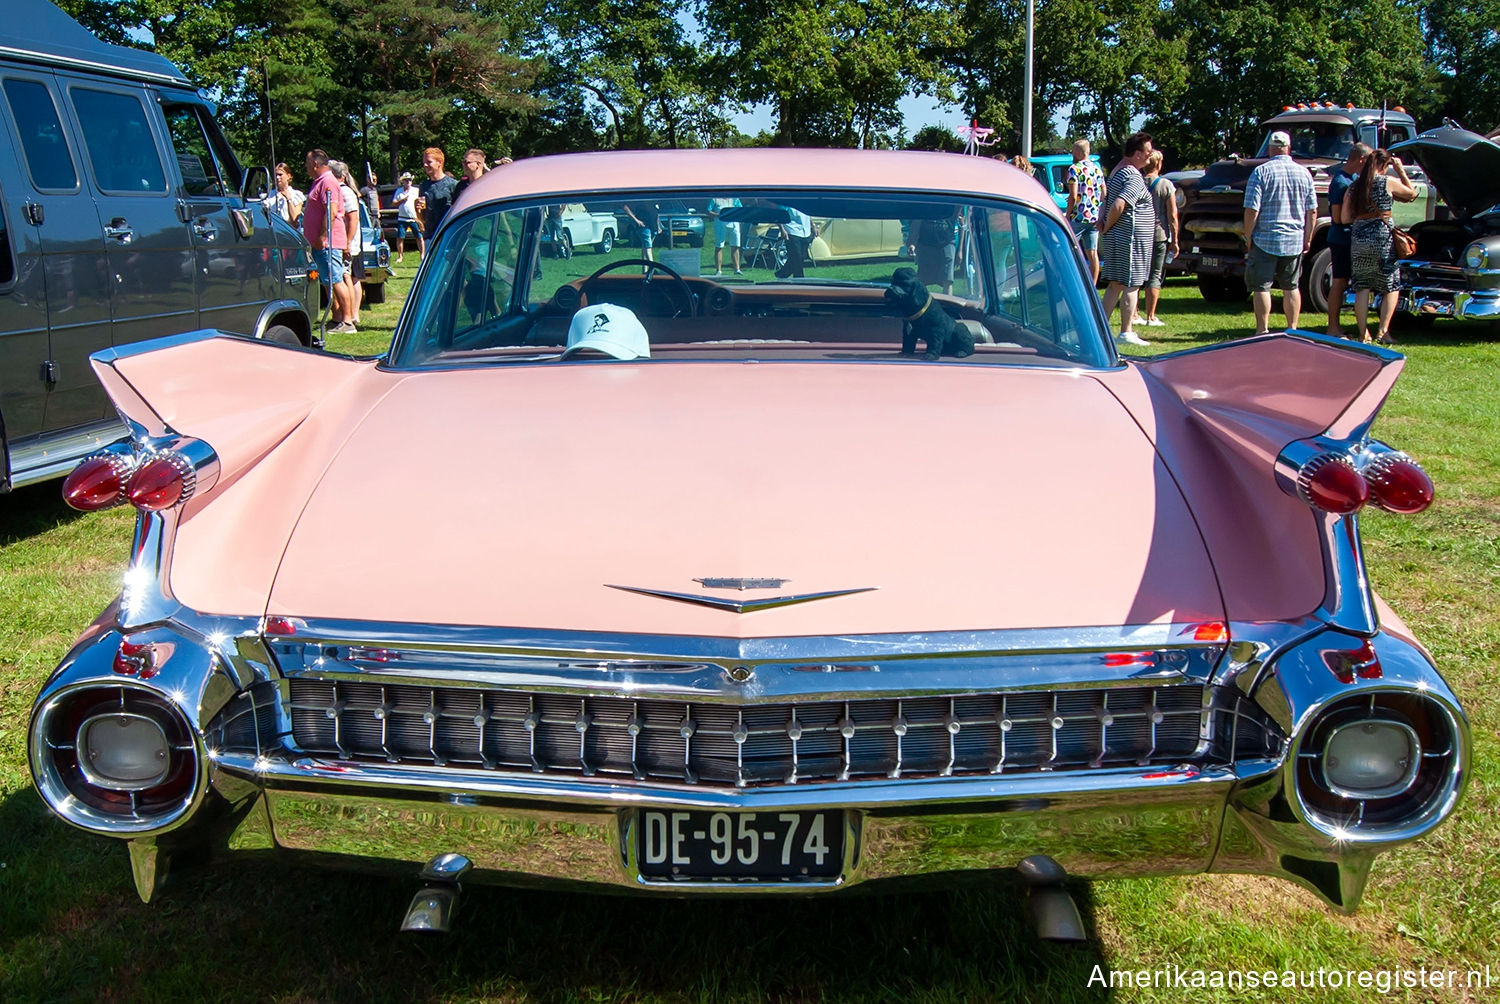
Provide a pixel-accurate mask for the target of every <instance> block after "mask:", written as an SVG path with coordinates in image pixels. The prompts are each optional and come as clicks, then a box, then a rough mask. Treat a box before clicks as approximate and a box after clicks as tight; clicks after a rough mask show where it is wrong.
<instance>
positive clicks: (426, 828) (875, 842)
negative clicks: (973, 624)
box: [213, 758, 1278, 895]
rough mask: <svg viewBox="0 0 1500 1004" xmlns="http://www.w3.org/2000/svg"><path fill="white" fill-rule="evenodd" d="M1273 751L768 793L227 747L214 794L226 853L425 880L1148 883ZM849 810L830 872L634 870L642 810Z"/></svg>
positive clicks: (1200, 849)
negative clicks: (1199, 766)
mask: <svg viewBox="0 0 1500 1004" xmlns="http://www.w3.org/2000/svg"><path fill="white" fill-rule="evenodd" d="M1277 769H1278V765H1277V764H1276V763H1272V762H1258V763H1253V764H1252V763H1241V764H1239V765H1237V767H1236V768H1235V769H1227V768H1226V769H1217V770H1213V771H1206V772H1200V771H1197V770H1191V769H1184V770H1178V771H1162V770H1161V769H1160V768H1154V769H1150V770H1139V771H1134V770H1111V771H1104V772H1091V773H1089V774H1087V775H1083V774H1073V775H1062V774H1059V775H1055V776H1052V777H1039V776H1036V775H1030V776H1017V777H1009V778H1006V777H996V778H993V779H989V778H983V779H970V778H962V779H959V778H940V779H939V778H934V779H929V780H923V781H899V782H891V783H889V784H871V783H869V782H863V783H859V784H853V785H846V784H826V785H806V786H799V787H790V788H780V789H774V790H763V791H748V792H747V791H734V790H702V791H695V790H689V789H685V788H684V789H677V790H669V789H665V788H663V789H661V790H642V789H641V788H640V787H639V786H636V785H623V784H610V783H605V784H590V783H583V782H581V781H566V780H559V779H556V778H547V779H535V780H533V779H530V778H524V777H522V778H510V779H497V778H496V777H494V775H493V774H490V775H486V774H484V773H483V772H479V771H475V772H469V773H467V774H465V775H464V776H461V777H454V776H453V772H452V771H440V772H439V771H420V770H415V771H414V770H404V769H401V768H390V767H386V766H384V765H380V766H375V767H371V766H370V765H365V764H353V763H339V762H336V761H322V760H313V759H308V758H300V759H286V760H279V761H276V762H268V761H266V760H264V759H262V760H260V761H258V762H257V761H247V760H246V759H243V758H237V759H235V760H234V761H233V762H231V761H230V759H229V758H221V759H220V760H219V762H218V763H217V764H216V767H215V771H214V782H213V783H214V788H215V790H216V791H218V792H220V793H221V794H222V795H224V796H227V797H226V798H225V807H226V808H228V807H230V806H237V808H235V809H234V811H232V812H229V813H228V815H227V816H226V818H232V819H234V820H236V821H237V822H236V825H235V828H234V829H233V830H232V831H231V832H230V833H228V834H227V835H226V836H225V838H224V839H223V842H222V847H223V848H224V849H225V850H229V851H232V852H243V851H251V852H253V851H261V852H269V851H283V852H293V853H294V854H306V855H310V856H313V857H316V858H319V859H324V860H325V861H330V862H333V863H337V864H339V865H341V866H346V867H347V866H350V865H354V866H358V867H361V868H365V869H371V870H379V871H390V872H394V873H396V874H401V875H408V876H409V875H415V874H416V873H417V871H418V870H420V868H421V866H422V865H423V864H424V863H426V862H427V861H429V860H431V859H432V858H434V857H435V856H437V855H438V854H442V853H446V852H458V853H461V854H463V855H464V856H465V857H467V858H469V859H470V860H471V861H472V862H473V863H474V871H473V872H472V873H470V875H469V878H470V879H472V880H475V881H488V882H492V883H498V884H504V885H551V886H567V887H573V888H577V889H592V890H595V891H599V890H607V891H626V892H642V893H658V894H661V893H666V894H670V895H684V894H707V895H713V894H721V893H746V892H758V893H780V894H787V893H813V892H818V893H827V892H834V891H838V890H842V889H847V888H851V887H854V886H858V885H864V884H867V883H880V884H884V883H887V882H890V881H894V880H899V879H925V878H929V877H936V876H943V875H946V876H951V877H959V876H962V875H964V874H965V873H974V872H989V871H996V870H1010V869H1014V868H1015V867H1016V865H1017V864H1018V863H1019V862H1020V861H1021V860H1022V859H1023V858H1025V857H1027V856H1029V855H1032V854H1041V853H1044V854H1048V855H1050V856H1051V857H1053V858H1054V859H1056V860H1057V861H1058V862H1059V863H1060V864H1062V865H1063V867H1064V868H1066V869H1067V870H1068V872H1069V873H1070V874H1073V875H1079V876H1090V877H1138V876H1145V875H1170V874H1188V873H1194V872H1201V871H1205V870H1208V869H1209V868H1210V866H1211V865H1212V863H1213V859H1214V853H1215V850H1216V847H1217V845H1218V834H1219V829H1220V824H1221V821H1222V818H1223V814H1224V807H1225V804H1226V800H1227V799H1228V797H1229V795H1230V792H1231V790H1232V789H1233V788H1234V787H1235V786H1236V784H1240V783H1253V782H1254V781H1257V780H1260V779H1262V778H1265V777H1267V776H1271V775H1274V773H1275V772H1276V770H1277ZM828 808H834V809H843V810H844V820H845V823H844V826H845V839H844V849H845V852H844V862H843V868H842V870H841V873H840V874H839V875H838V876H837V877H836V878H833V879H828V880H806V881H775V882H747V881H732V882H730V881H660V880H651V879H648V878H645V877H643V876H642V875H641V874H640V870H639V869H638V867H637V860H636V855H637V846H638V837H637V833H636V827H637V820H638V819H639V817H640V813H641V812H643V811H645V810H646V809H663V810H674V809H676V810H682V809H699V810H709V811H726V812H736V811H737V812H757V813H775V812H782V811H794V810H798V809H828Z"/></svg>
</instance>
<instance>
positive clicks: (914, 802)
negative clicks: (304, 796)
mask: <svg viewBox="0 0 1500 1004" xmlns="http://www.w3.org/2000/svg"><path fill="white" fill-rule="evenodd" d="M208 757H209V759H210V760H211V761H212V762H213V765H214V768H215V770H216V771H221V772H225V773H229V774H234V775H236V776H239V777H242V778H244V779H246V780H249V781H253V782H255V783H256V784H257V785H259V786H261V787H263V788H265V789H267V790H271V791H274V790H276V789H277V788H286V789H288V790H305V789H306V788H308V786H315V787H318V788H323V789H327V790H330V791H336V790H341V789H347V790H349V791H350V792H359V793H361V794H364V795H368V796H370V797H372V798H380V797H388V798H402V797H410V796H411V795H413V794H415V793H418V792H429V793H435V794H437V795H439V796H440V797H442V798H444V799H448V800H452V801H455V802H459V801H462V800H472V799H475V798H488V797H503V798H507V799H521V800H524V801H533V802H538V803H555V804H562V805H567V806H570V807H571V808H572V809H573V810H575V811H576V810H579V809H593V810H610V809H617V808H639V807H642V806H647V805H650V806H656V807H661V808H682V809H705V810H717V809H742V810H746V811H756V812H770V811H775V810H778V809H787V810H792V809H880V810H887V809H903V808H906V809H923V810H931V809H932V808H933V807H935V806H936V807H941V808H942V809H943V810H946V811H952V812H965V811H974V809H975V808H976V806H983V805H984V804H985V803H993V802H995V801H996V800H999V799H1006V798H1016V797H1024V798H1031V799H1039V800H1044V799H1045V798H1046V797H1047V796H1050V795H1056V796H1063V795H1072V794H1081V793H1086V792H1110V793H1112V794H1129V793H1136V794H1143V793H1147V792H1152V791H1158V790H1171V789H1182V788H1197V787H1201V786H1205V785H1207V786H1217V785H1228V784H1230V783H1232V782H1234V781H1236V780H1243V779H1246V778H1252V779H1253V778H1258V777H1262V776H1265V775H1270V774H1274V773H1275V772H1276V771H1277V770H1278V769H1280V767H1281V764H1280V762H1279V761H1275V760H1241V761H1240V762H1239V763H1238V764H1236V765H1235V766H1234V767H1210V768H1199V767H1184V768H1179V769H1176V770H1173V769H1168V768H1163V767H1161V766H1153V767H1143V768H1133V767H1119V768H1111V767H1103V768H1099V769H1097V770H1088V771H1057V772H1054V773H1031V774H1010V775H1006V774H997V775H983V776H977V777H976V776H955V777H929V778H900V779H895V780H881V779H874V780H865V781H858V782H840V781H819V782H816V783H812V782H809V783H805V784H801V785H783V786H778V787H769V788H735V787H732V786H730V787H714V788H709V787H701V786H692V785H686V784H679V785H672V784H667V783H657V782H641V781H632V780H630V779H628V778H627V779H622V780H616V779H612V778H605V777H598V778H586V777H579V778H562V777H558V776H556V775H527V774H497V773H495V772H494V771H483V770H463V769H455V768H441V769H439V768H431V767H411V766H405V765H401V764H380V763H365V762H359V761H353V760H332V759H326V758H321V757H309V756H296V755H290V754H285V753H278V754H276V755H264V754H263V755H260V756H256V755H254V754H251V753H239V752H235V753H228V752H224V751H214V750H209V752H208ZM1037 807H1038V808H1040V807H1041V806H1040V805H1039V806H1037Z"/></svg>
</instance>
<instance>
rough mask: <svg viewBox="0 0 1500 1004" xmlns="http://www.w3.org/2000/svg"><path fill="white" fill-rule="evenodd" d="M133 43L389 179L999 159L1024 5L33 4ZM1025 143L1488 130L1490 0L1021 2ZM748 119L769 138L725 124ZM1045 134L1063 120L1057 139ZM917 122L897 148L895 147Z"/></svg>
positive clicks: (249, 144)
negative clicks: (1303, 121) (928, 156)
mask: <svg viewBox="0 0 1500 1004" xmlns="http://www.w3.org/2000/svg"><path fill="white" fill-rule="evenodd" d="M56 2H58V4H59V6H61V7H62V8H63V9H64V10H66V11H68V13H70V14H72V15H73V16H74V17H75V18H77V19H78V20H79V21H80V22H82V23H83V24H84V25H85V26H86V27H87V28H89V29H90V30H92V31H93V32H94V33H95V34H97V35H99V36H100V37H101V38H104V39H105V40H107V41H111V42H116V43H119V44H124V45H137V46H141V47H145V48H154V49H155V50H156V51H158V52H160V53H161V54H162V55H164V56H166V57H167V58H168V59H170V60H172V61H173V62H175V63H176V64H177V65H178V66H180V67H181V68H182V69H183V71H184V72H185V73H186V74H187V75H188V77H189V78H190V79H192V80H193V81H194V82H195V83H196V84H198V85H199V86H200V87H202V88H204V89H206V90H207V91H208V92H209V93H210V94H212V95H213V96H214V98H215V100H217V101H218V103H219V109H220V119H221V121H222V122H223V123H224V125H225V128H226V130H227V131H228V132H229V134H230V139H231V140H232V141H233V142H234V143H235V145H236V148H237V149H239V150H240V151H241V153H242V154H243V155H245V156H246V159H247V160H250V161H252V162H255V161H266V160H269V159H270V157H271V154H272V149H273V145H274V152H275V156H276V158H277V159H280V160H285V161H288V162H289V163H293V164H294V165H295V164H296V163H297V162H298V161H300V159H301V155H302V153H303V152H305V151H306V150H308V149H310V148H312V147H324V148H326V149H328V150H329V151H330V152H332V153H333V154H334V155H336V156H340V157H342V158H344V159H347V160H350V161H352V162H355V163H358V162H359V161H361V160H365V161H369V162H370V163H371V164H372V165H373V166H374V167H375V169H376V170H377V171H379V172H381V173H382V175H384V176H386V177H389V175H390V174H391V172H392V171H393V170H394V169H395V167H397V166H400V167H411V166H414V165H415V164H416V163H417V161H418V158H419V151H420V150H421V149H422V148H423V147H426V146H434V145H435V146H440V147H442V148H443V149H445V150H448V151H450V152H453V153H455V154H456V153H457V152H458V151H461V150H463V149H466V148H468V147H479V148H481V149H484V150H485V151H486V152H487V153H488V154H489V155H490V156H491V157H492V158H493V157H499V156H502V155H505V156H511V157H524V156H535V155H538V154H545V153H558V152H565V151H577V150H599V149H615V148H640V147H696V146H737V145H781V146H809V145H816V146H867V147H906V146H916V147H923V148H939V149H942V148H954V147H955V146H956V145H958V143H959V141H958V140H957V139H956V138H955V137H953V136H952V134H951V133H949V132H947V130H944V129H940V128H920V127H921V126H923V125H924V124H923V123H910V122H903V121H902V118H901V115H900V112H899V111H898V107H897V104H898V102H899V101H900V100H901V99H902V98H903V97H904V96H906V95H922V96H928V97H931V98H933V99H936V100H940V101H945V102H948V103H951V104H953V105H955V106H957V107H959V108H962V109H963V110H964V111H965V113H966V114H968V115H970V116H972V117H973V118H975V119H977V120H978V122H979V123H980V124H981V125H985V126H990V127H993V128H995V129H996V130H997V135H998V137H999V143H998V144H997V148H999V149H1004V150H1008V151H1015V150H1017V149H1018V147H1019V142H1020V139H1019V137H1020V133H1021V127H1020V119H1021V114H1022V94H1021V80H1022V70H1023V59H1024V51H1025V50H1024V33H1025V3H1024V0H689V2H688V3H686V4H684V3H679V2H667V0H315V2H313V3H305V2H301V0H56ZM1035 9H1036V16H1035V36H1034V53H1035V58H1034V65H1035V71H1034V88H1033V89H1034V93H1033V101H1034V115H1033V131H1034V133H1035V149H1036V151H1037V152H1041V151H1044V150H1047V149H1063V148H1064V147H1065V146H1066V143H1067V141H1068V140H1070V139H1071V138H1073V137H1076V136H1087V137H1090V138H1091V139H1093V140H1094V142H1095V145H1096V147H1098V148H1100V149H1103V150H1104V151H1106V152H1109V153H1113V152H1114V151H1116V150H1117V149H1118V147H1119V145H1120V144H1121V143H1122V142H1123V140H1124V138H1125V136H1126V135H1127V134H1128V133H1130V132H1131V131H1133V130H1132V125H1133V124H1137V123H1139V122H1141V121H1144V122H1145V128H1146V129H1147V130H1148V131H1150V132H1151V133H1152V134H1153V135H1155V136H1156V138H1157V144H1158V146H1160V147H1163V148H1165V150H1166V151H1167V152H1168V154H1169V155H1170V156H1171V159H1172V162H1173V163H1172V164H1171V165H1170V166H1183V165H1191V164H1205V163H1208V162H1210V161H1212V160H1214V159H1217V158H1218V157H1221V156H1224V155H1225V154H1227V153H1230V152H1236V151H1240V152H1250V151H1253V150H1254V149H1255V148H1256V147H1257V146H1258V144H1259V141H1260V136H1259V130H1258V129H1257V124H1258V123H1259V122H1260V121H1261V120H1262V119H1263V118H1265V117H1266V116H1267V115H1270V114H1273V113H1275V112H1276V111H1278V110H1280V108H1281V107H1282V106H1283V105H1284V104H1288V103H1296V102H1298V101H1312V100H1318V101H1324V100H1331V101H1334V102H1336V103H1338V104H1340V105H1343V104H1345V103H1349V102H1352V103H1354V104H1356V105H1360V106H1368V107H1381V105H1382V104H1388V105H1392V106H1394V105H1398V104H1399V105H1403V106H1404V107H1405V108H1406V109H1407V110H1408V111H1410V112H1411V113H1412V114H1413V115H1415V116H1416V118H1417V122H1418V124H1419V125H1421V126H1422V127H1424V128H1426V127H1429V126H1434V125H1438V124H1440V123H1441V122H1442V120H1443V119H1444V118H1445V117H1448V118H1453V119H1455V120H1457V121H1459V122H1460V123H1462V124H1463V125H1465V126H1467V127H1468V128H1470V129H1474V130H1476V131H1488V130H1490V129H1493V128H1494V127H1496V126H1497V125H1500V32H1497V26H1500V0H1347V2H1345V3H1342V4H1337V5H1329V4H1328V3H1326V2H1325V0H1246V2H1242V3H1233V4H1226V3H1223V2H1222V0H1036V7H1035ZM753 106H762V107H767V108H769V109H770V113H771V116H772V121H773V123H774V127H773V128H772V129H771V130H770V131H767V132H763V133H761V134H760V135H756V136H747V135H744V134H742V133H741V132H740V131H739V130H738V129H737V128H736V127H735V126H734V124H733V121H732V118H733V116H734V115H735V114H736V113H739V112H742V111H745V110H747V109H749V108H751V107H753ZM1054 120H1060V121H1062V123H1063V132H1064V133H1065V134H1066V135H1058V134H1057V131H1056V128H1055V126H1054V125H1053V123H1054ZM909 130H914V131H909Z"/></svg>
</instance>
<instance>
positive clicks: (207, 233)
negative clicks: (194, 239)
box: [193, 217, 219, 243]
mask: <svg viewBox="0 0 1500 1004" xmlns="http://www.w3.org/2000/svg"><path fill="white" fill-rule="evenodd" d="M193 233H194V234H195V235H197V236H198V237H201V238H203V240H204V242H205V243H206V242H208V241H212V240H213V239H214V238H216V237H218V236H219V228H218V227H216V226H214V225H213V223H212V222H211V221H210V220H209V219H208V218H207V217H204V218H202V219H197V220H194V221H193Z"/></svg>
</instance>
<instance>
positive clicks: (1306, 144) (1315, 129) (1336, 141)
mask: <svg viewBox="0 0 1500 1004" xmlns="http://www.w3.org/2000/svg"><path fill="white" fill-rule="evenodd" d="M1277 131H1284V132H1286V133H1287V134H1288V135H1290V136H1291V137H1292V149H1291V154H1292V156H1293V157H1298V158H1303V159H1308V160H1312V159H1317V160H1343V159H1344V158H1345V157H1347V156H1348V155H1349V148H1350V147H1351V146H1353V145H1354V126H1352V125H1350V124H1349V123H1348V122H1292V123H1281V122H1278V123H1274V124H1273V125H1272V127H1271V129H1270V130H1268V131H1267V132H1266V138H1265V139H1264V140H1262V141H1261V144H1260V152H1259V153H1257V154H1256V156H1257V157H1269V156H1270V155H1271V154H1270V145H1271V133H1272V132H1277Z"/></svg>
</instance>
